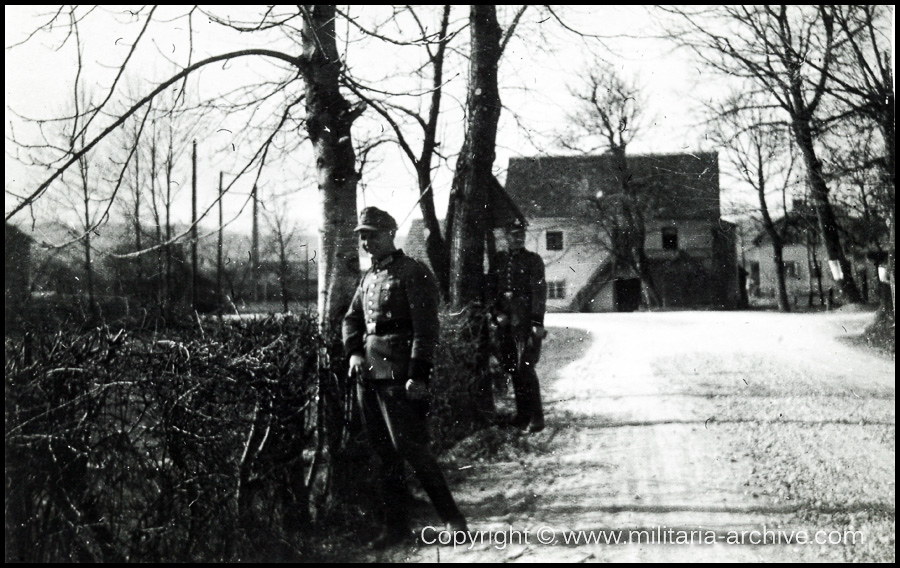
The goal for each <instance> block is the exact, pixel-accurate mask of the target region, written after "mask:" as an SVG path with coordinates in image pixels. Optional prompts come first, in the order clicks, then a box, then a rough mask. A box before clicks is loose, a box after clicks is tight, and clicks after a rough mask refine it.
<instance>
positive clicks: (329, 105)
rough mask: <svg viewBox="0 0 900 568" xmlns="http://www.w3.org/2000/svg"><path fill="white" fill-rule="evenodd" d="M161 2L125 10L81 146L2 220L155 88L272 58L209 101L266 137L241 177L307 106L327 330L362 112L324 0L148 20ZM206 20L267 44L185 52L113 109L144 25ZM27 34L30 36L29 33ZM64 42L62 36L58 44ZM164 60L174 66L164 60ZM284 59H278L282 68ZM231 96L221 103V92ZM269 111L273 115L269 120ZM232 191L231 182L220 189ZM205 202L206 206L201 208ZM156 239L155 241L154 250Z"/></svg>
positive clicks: (351, 260)
mask: <svg viewBox="0 0 900 568" xmlns="http://www.w3.org/2000/svg"><path fill="white" fill-rule="evenodd" d="M163 9H164V8H159V7H150V8H143V9H141V10H139V11H137V12H133V11H130V12H129V13H128V14H129V16H128V17H130V18H133V19H134V21H136V22H138V25H139V27H140V29H139V30H138V31H137V32H136V33H135V34H134V35H132V36H131V37H129V38H124V39H127V40H129V41H130V44H131V46H132V47H131V49H130V50H129V51H128V54H127V55H125V56H124V58H122V59H121V60H120V62H119V64H118V70H117V73H116V76H115V78H114V79H113V80H112V82H111V83H109V84H108V85H106V87H105V89H106V90H105V92H104V93H103V94H102V95H101V96H100V97H99V100H100V102H98V103H97V104H95V105H92V106H91V107H90V108H89V109H85V111H84V115H85V122H84V127H83V128H82V130H83V133H84V138H83V141H84V142H83V144H80V145H79V146H77V147H73V148H71V149H70V151H68V152H66V153H65V155H64V156H62V157H61V158H59V159H58V161H57V163H56V164H55V167H54V168H53V169H52V170H51V171H50V173H49V174H48V176H47V177H46V178H45V179H44V180H43V181H42V182H40V183H38V184H36V186H34V187H33V188H32V189H31V190H30V191H28V192H26V193H25V194H24V195H22V196H19V199H18V203H17V204H16V205H14V206H12V207H11V208H10V209H9V210H8V212H7V215H6V219H7V220H9V219H10V218H12V217H13V216H15V215H17V214H19V213H21V212H22V211H23V210H26V209H27V208H28V207H29V206H31V205H32V204H34V203H35V202H36V201H37V200H38V199H40V198H41V196H43V195H44V193H45V192H46V191H47V190H48V189H49V188H50V187H51V186H52V185H53V184H54V183H55V182H56V180H58V179H59V178H60V176H62V174H63V173H64V172H65V171H66V170H67V169H68V168H70V167H71V166H72V165H74V164H76V163H77V162H78V160H79V159H80V158H82V157H83V156H86V155H88V154H89V153H91V152H92V151H93V150H94V149H95V148H96V147H97V146H98V144H100V143H101V142H102V141H103V140H104V139H106V137H107V136H108V135H109V134H110V133H111V132H113V131H115V130H117V129H118V128H119V127H121V126H122V125H123V124H124V123H125V122H126V121H127V120H128V119H129V118H130V117H131V116H133V115H134V114H135V113H137V112H138V111H139V110H141V109H142V108H145V107H146V105H148V104H150V103H151V102H152V101H153V100H155V99H156V98H157V97H158V96H159V95H160V94H161V93H163V92H165V91H167V90H169V89H171V88H172V87H173V86H175V85H178V84H179V83H180V84H181V87H182V88H187V86H186V85H187V83H186V78H188V77H190V76H192V74H194V73H195V72H196V71H198V70H200V69H204V68H209V67H210V66H212V65H216V64H219V65H221V64H223V63H227V62H232V61H236V60H241V59H243V58H256V59H259V60H266V61H272V62H276V63H277V64H280V65H282V67H281V68H280V71H281V77H280V79H279V80H274V81H261V82H260V83H258V84H255V85H248V86H246V87H238V88H236V89H234V90H233V91H232V92H231V93H224V94H223V93H218V94H219V95H222V96H221V97H220V98H219V99H218V100H219V101H222V100H238V101H239V102H237V103H232V104H231V108H232V109H242V110H247V109H250V110H249V113H250V116H251V118H254V119H257V122H256V124H255V126H256V127H255V128H248V129H246V130H247V131H248V133H249V134H248V136H249V135H250V134H252V135H254V136H257V135H258V133H259V129H260V128H263V127H265V128H266V129H267V132H266V135H265V136H263V137H262V142H257V143H255V144H253V148H255V151H252V152H251V153H252V155H251V156H250V158H249V159H248V160H247V162H246V165H245V166H244V168H243V169H241V171H240V173H239V174H238V176H240V175H243V174H244V173H245V172H246V171H248V170H250V169H251V167H255V168H256V170H257V177H258V175H259V171H261V169H262V168H263V167H264V166H265V163H266V159H267V157H268V152H269V150H270V149H271V148H272V147H273V140H274V139H275V137H276V135H278V134H279V133H280V132H282V131H283V129H284V128H286V127H289V126H292V125H294V124H295V123H294V122H293V121H292V120H291V114H292V112H293V111H294V108H295V106H297V105H298V104H299V103H300V102H303V103H304V104H305V107H306V115H305V130H306V134H307V136H308V137H309V140H310V141H311V142H312V148H313V154H314V160H315V163H316V167H317V173H318V182H319V183H318V186H319V190H320V193H321V195H322V232H321V243H320V247H319V248H320V254H319V258H318V266H319V276H320V278H319V286H320V288H319V323H320V326H321V327H322V329H323V331H329V330H330V329H332V328H333V325H332V324H333V322H335V321H336V320H337V319H338V318H339V317H341V315H342V314H343V311H344V310H345V308H346V305H347V304H349V301H350V297H351V295H352V288H353V286H354V284H355V282H356V277H357V274H358V270H359V266H358V261H357V248H356V239H355V236H354V235H353V233H352V227H353V223H354V221H355V218H356V203H355V202H356V184H357V181H358V175H357V173H356V169H355V155H354V150H353V144H352V139H351V132H350V129H351V126H352V124H353V122H354V120H355V119H356V118H357V117H358V116H359V115H360V114H361V113H362V112H363V109H364V107H363V106H362V105H352V104H351V103H350V102H348V101H347V100H346V99H345V98H344V97H343V95H342V94H341V91H340V88H339V77H340V73H341V67H342V64H341V60H340V56H339V54H338V51H337V45H336V39H335V15H336V12H335V7H334V6H333V5H301V6H296V7H293V8H289V9H287V10H286V11H285V9H283V8H278V9H275V8H269V9H263V11H261V12H259V13H258V15H257V16H255V17H253V18H252V19H248V20H247V21H237V20H235V19H231V18H227V17H221V18H220V17H218V16H216V15H215V14H214V13H212V12H205V11H203V9H201V8H199V7H193V8H188V9H187V11H186V13H184V14H182V15H180V16H175V17H162V16H159V17H157V11H162V10H163ZM77 10H79V9H78V8H72V9H70V10H69V13H70V14H72V16H71V18H72V19H73V21H79V20H80V19H81V18H87V17H90V16H91V15H92V13H91V10H89V9H84V10H82V11H81V12H79V13H77V14H76V11H77ZM66 15H67V13H66V12H65V11H64V10H60V11H59V12H58V13H57V14H56V16H54V17H52V18H50V19H49V21H48V22H47V23H46V24H45V25H44V26H42V27H41V29H40V30H36V32H37V31H46V32H48V33H49V32H51V31H53V30H56V29H59V28H62V29H63V30H70V31H71V30H74V29H75V28H74V26H73V24H72V22H71V21H70V22H66V21H65V20H64V17H65V16H66ZM198 17H204V18H208V19H209V20H210V21H213V22H215V23H217V24H219V25H221V26H222V27H227V28H228V29H231V30H235V31H237V32H240V33H243V34H247V35H248V36H249V35H258V36H260V38H261V41H263V42H265V43H264V45H266V47H263V48H248V49H242V50H237V51H229V52H224V53H219V54H217V55H212V56H210V57H206V58H204V59H201V60H199V61H194V53H193V51H189V52H188V53H187V56H186V61H185V60H182V61H181V62H180V63H178V67H179V70H178V71H177V72H175V73H173V74H172V75H171V76H170V77H168V78H167V79H165V80H163V81H160V82H159V83H158V84H156V86H155V87H154V88H152V89H151V90H150V91H149V92H148V93H147V94H146V95H145V96H143V97H142V98H141V99H140V100H139V101H137V102H136V103H134V104H131V105H128V106H127V108H126V109H125V110H124V111H120V110H118V108H117V107H116V104H118V102H119V92H120V83H121V81H120V79H121V78H122V77H123V76H124V74H125V72H126V70H129V69H131V66H133V65H134V61H133V59H132V55H133V54H134V52H135V51H136V50H137V49H138V47H139V46H140V45H142V42H143V41H150V40H149V39H148V38H147V35H146V31H147V29H148V27H149V26H150V25H151V24H155V25H157V24H161V23H162V21H163V20H165V21H166V23H167V24H168V25H176V26H177V24H179V23H181V24H186V25H183V26H181V27H180V29H181V30H182V32H181V33H186V34H188V38H187V39H188V41H189V43H188V45H189V46H191V45H193V43H192V42H193V41H194V39H195V38H194V35H193V32H194V28H193V22H194V19H196V18H198ZM271 35H275V36H279V39H278V41H279V42H280V41H283V40H284V39H285V38H287V43H288V49H285V50H276V49H270V48H268V46H269V45H270V41H267V38H268V40H271V37H270V36H271ZM33 36H34V34H32V37H33ZM64 41H67V40H64ZM173 63H175V62H174V61H173ZM285 64H286V65H285ZM298 80H299V81H300V83H301V84H302V86H303V91H302V93H301V92H298V90H297V88H296V82H297V81H298ZM229 96H230V97H231V98H230V99H229V98H228V97H229ZM265 104H268V105H270V106H275V107H276V108H278V107H280V108H278V110H277V111H276V112H273V113H265V112H261V110H260V109H262V108H263V105H265ZM101 116H111V118H110V119H109V120H108V121H107V122H103V124H100V122H101V121H99V120H96V119H97V117H101ZM273 117H274V118H273ZM229 187H231V185H229ZM212 206H213V205H210V208H211V207H212ZM185 235H186V233H183V234H180V235H172V236H171V238H169V239H165V243H166V244H168V243H170V242H172V241H175V240H179V239H183V238H184V237H185ZM161 245H162V243H161V244H159V245H157V246H158V247H160V248H162V246H161Z"/></svg>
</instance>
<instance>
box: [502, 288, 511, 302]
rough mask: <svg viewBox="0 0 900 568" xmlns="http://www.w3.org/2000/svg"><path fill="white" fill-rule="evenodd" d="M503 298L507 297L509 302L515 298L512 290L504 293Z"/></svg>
mask: <svg viewBox="0 0 900 568" xmlns="http://www.w3.org/2000/svg"><path fill="white" fill-rule="evenodd" d="M503 297H505V298H506V299H507V300H512V298H513V292H512V290H507V291H506V292H503Z"/></svg>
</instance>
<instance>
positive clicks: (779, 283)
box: [772, 235, 791, 312]
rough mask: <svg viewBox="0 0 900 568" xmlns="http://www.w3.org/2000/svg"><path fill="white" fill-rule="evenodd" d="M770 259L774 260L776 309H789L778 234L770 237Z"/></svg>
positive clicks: (780, 310)
mask: <svg viewBox="0 0 900 568" xmlns="http://www.w3.org/2000/svg"><path fill="white" fill-rule="evenodd" d="M772 260H773V261H774V262H775V284H776V287H777V289H778V311H779V312H789V311H791V302H790V300H789V299H788V293H787V283H786V282H785V280H784V244H783V243H782V241H781V236H780V235H775V236H774V237H773V238H772Z"/></svg>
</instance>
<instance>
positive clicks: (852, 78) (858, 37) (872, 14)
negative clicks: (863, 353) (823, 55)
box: [828, 5, 896, 317]
mask: <svg viewBox="0 0 900 568" xmlns="http://www.w3.org/2000/svg"><path fill="white" fill-rule="evenodd" d="M834 17H835V21H836V22H837V25H838V26H839V28H840V30H841V32H842V33H843V35H842V39H844V40H845V41H846V45H845V46H844V47H845V50H846V52H847V54H846V60H845V65H844V66H840V67H839V66H832V67H830V68H829V69H828V70H829V71H830V78H831V86H830V88H829V93H830V94H831V95H832V96H834V97H835V98H837V99H838V100H839V101H841V102H842V103H843V104H845V105H846V106H847V107H848V108H849V110H850V111H851V112H852V113H853V114H856V115H857V116H859V117H862V118H866V119H868V120H870V121H872V123H874V124H875V125H876V126H877V130H878V131H879V132H880V133H881V142H882V145H883V150H882V157H881V159H880V160H878V164H879V166H880V169H881V171H882V176H883V179H884V183H882V184H880V185H879V190H878V194H877V199H878V200H879V201H880V202H881V205H882V210H883V211H884V213H885V217H886V220H887V224H888V227H889V229H890V237H889V240H888V243H889V248H888V255H887V259H886V260H887V271H888V276H889V280H890V288H891V310H890V314H889V315H890V316H891V317H894V315H895V313H896V311H895V310H896V284H895V281H896V276H895V256H896V253H895V247H894V240H895V207H896V201H895V195H896V172H895V167H896V139H895V137H896V125H895V120H896V119H895V116H894V114H895V109H894V105H895V104H896V100H895V94H894V71H893V54H894V43H893V42H894V40H893V37H894V33H893V29H892V28H893V8H892V7H889V6H884V5H859V6H836V7H835V12H834Z"/></svg>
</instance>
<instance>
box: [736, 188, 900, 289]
mask: <svg viewBox="0 0 900 568" xmlns="http://www.w3.org/2000/svg"><path fill="white" fill-rule="evenodd" d="M838 216H839V219H838V221H839V226H840V227H841V229H842V230H843V231H844V234H843V235H842V239H841V240H842V244H843V245H844V249H845V251H844V252H845V254H846V256H847V259H848V261H849V262H850V265H851V267H852V270H853V278H854V280H855V281H856V283H857V286H859V289H860V293H861V294H862V296H863V299H864V300H865V301H877V299H878V296H877V294H878V291H877V290H878V288H877V286H878V272H877V270H878V267H877V266H876V265H875V264H874V263H872V262H871V261H870V260H869V259H868V258H867V256H866V255H867V252H868V250H867V249H868V247H867V246H866V245H865V244H864V243H865V242H866V241H872V240H874V241H875V242H881V246H882V248H883V249H884V250H886V249H887V248H888V243H887V231H886V230H884V231H882V233H883V234H881V235H873V234H871V233H872V230H873V227H871V226H868V225H866V224H865V223H863V222H862V221H861V220H860V219H854V218H852V217H851V216H848V215H847V214H846V213H843V212H840V211H839V212H838ZM774 222H775V226H776V230H777V231H778V232H779V233H780V234H782V235H784V246H783V250H782V260H783V264H784V276H785V286H786V288H787V293H788V298H789V300H790V301H791V303H792V304H794V305H804V304H807V305H813V304H820V303H824V301H825V298H830V299H833V297H834V295H835V294H837V292H838V284H837V283H836V281H835V279H834V274H833V273H832V269H831V267H830V266H829V263H828V253H827V252H826V250H825V244H824V243H823V242H822V238H821V236H820V232H819V222H818V218H817V217H816V212H815V210H814V209H813V208H812V207H811V206H810V205H808V204H807V203H805V202H804V201H803V200H794V203H793V207H792V209H791V211H789V212H788V213H787V214H786V215H784V216H782V217H780V218H778V219H776V220H775V221H774ZM867 233H868V234H867ZM882 241H883V242H882ZM774 254H775V253H774V251H773V249H772V239H771V238H770V237H769V234H768V232H767V231H765V230H763V231H759V232H758V233H757V234H756V236H755V237H754V238H753V240H752V241H751V244H750V245H749V246H748V247H747V249H746V251H745V253H744V263H745V269H746V271H747V279H748V282H749V285H748V288H750V290H749V291H750V294H751V296H753V297H762V298H766V297H770V298H771V297H775V295H776V293H777V286H778V279H777V278H778V277H777V274H776V271H775V259H774Z"/></svg>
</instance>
